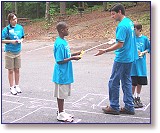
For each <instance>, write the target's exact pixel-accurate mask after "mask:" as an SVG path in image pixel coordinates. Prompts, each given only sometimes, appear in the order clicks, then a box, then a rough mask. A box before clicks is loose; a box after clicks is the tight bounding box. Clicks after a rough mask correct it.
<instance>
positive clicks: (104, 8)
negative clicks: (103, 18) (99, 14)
mask: <svg viewBox="0 0 160 133" xmlns="http://www.w3.org/2000/svg"><path fill="white" fill-rule="evenodd" d="M107 10H108V9H107V2H103V11H107Z"/></svg>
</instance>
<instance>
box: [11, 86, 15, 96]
mask: <svg viewBox="0 0 160 133" xmlns="http://www.w3.org/2000/svg"><path fill="white" fill-rule="evenodd" d="M10 91H11V94H12V95H17V91H16V89H15V88H14V87H10Z"/></svg>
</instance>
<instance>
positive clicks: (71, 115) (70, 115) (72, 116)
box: [57, 111, 74, 118]
mask: <svg viewBox="0 0 160 133" xmlns="http://www.w3.org/2000/svg"><path fill="white" fill-rule="evenodd" d="M63 112H64V111H63ZM64 113H65V115H68V116H69V117H71V118H74V115H73V114H68V113H66V112H64ZM58 114H59V112H58V111H57V116H58Z"/></svg>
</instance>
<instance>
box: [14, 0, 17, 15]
mask: <svg viewBox="0 0 160 133" xmlns="http://www.w3.org/2000/svg"><path fill="white" fill-rule="evenodd" d="M14 13H15V14H16V15H17V14H18V7H17V2H15V12H14Z"/></svg>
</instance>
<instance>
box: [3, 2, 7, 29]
mask: <svg viewBox="0 0 160 133" xmlns="http://www.w3.org/2000/svg"><path fill="white" fill-rule="evenodd" d="M5 16H6V14H5V10H4V2H2V27H5V26H6V21H5V20H6V17H5Z"/></svg>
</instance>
